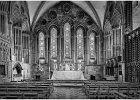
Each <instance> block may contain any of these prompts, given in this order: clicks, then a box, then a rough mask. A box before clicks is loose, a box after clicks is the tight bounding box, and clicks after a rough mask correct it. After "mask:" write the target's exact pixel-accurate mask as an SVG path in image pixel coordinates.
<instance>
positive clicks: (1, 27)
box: [0, 14, 6, 34]
mask: <svg viewBox="0 0 140 100" xmlns="http://www.w3.org/2000/svg"><path fill="white" fill-rule="evenodd" d="M0 22H1V23H0V33H2V34H4V33H5V27H6V26H5V25H6V20H5V15H4V14H0Z"/></svg>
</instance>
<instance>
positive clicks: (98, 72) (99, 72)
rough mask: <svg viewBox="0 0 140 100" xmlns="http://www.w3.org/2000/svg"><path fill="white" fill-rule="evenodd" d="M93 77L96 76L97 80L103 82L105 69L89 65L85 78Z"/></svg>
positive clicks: (86, 68)
mask: <svg viewBox="0 0 140 100" xmlns="http://www.w3.org/2000/svg"><path fill="white" fill-rule="evenodd" d="M91 75H93V76H95V80H101V79H102V77H103V68H102V66H100V65H87V66H86V67H85V78H86V79H90V77H91Z"/></svg>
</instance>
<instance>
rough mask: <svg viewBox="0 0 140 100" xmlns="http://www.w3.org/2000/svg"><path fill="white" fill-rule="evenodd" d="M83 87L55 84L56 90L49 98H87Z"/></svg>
mask: <svg viewBox="0 0 140 100" xmlns="http://www.w3.org/2000/svg"><path fill="white" fill-rule="evenodd" d="M87 98H88V97H87V96H86V95H85V93H84V92H83V91H82V88H81V87H76V86H67V87H66V86H60V87H57V86H54V91H53V93H52V94H51V95H50V97H49V99H87Z"/></svg>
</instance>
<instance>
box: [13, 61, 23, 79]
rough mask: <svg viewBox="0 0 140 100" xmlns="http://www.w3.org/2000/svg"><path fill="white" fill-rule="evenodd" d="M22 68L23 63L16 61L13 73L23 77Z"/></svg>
mask: <svg viewBox="0 0 140 100" xmlns="http://www.w3.org/2000/svg"><path fill="white" fill-rule="evenodd" d="M22 70H23V68H22V66H21V64H20V63H16V64H15V65H14V67H13V75H14V76H15V77H21V76H22Z"/></svg>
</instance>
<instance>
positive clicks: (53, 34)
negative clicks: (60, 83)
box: [50, 27, 57, 58]
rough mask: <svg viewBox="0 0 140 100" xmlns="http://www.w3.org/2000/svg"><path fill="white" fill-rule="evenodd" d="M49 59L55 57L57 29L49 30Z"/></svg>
mask: <svg viewBox="0 0 140 100" xmlns="http://www.w3.org/2000/svg"><path fill="white" fill-rule="evenodd" d="M50 33H51V58H56V57H57V29H56V28H54V27H53V28H51V30H50Z"/></svg>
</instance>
